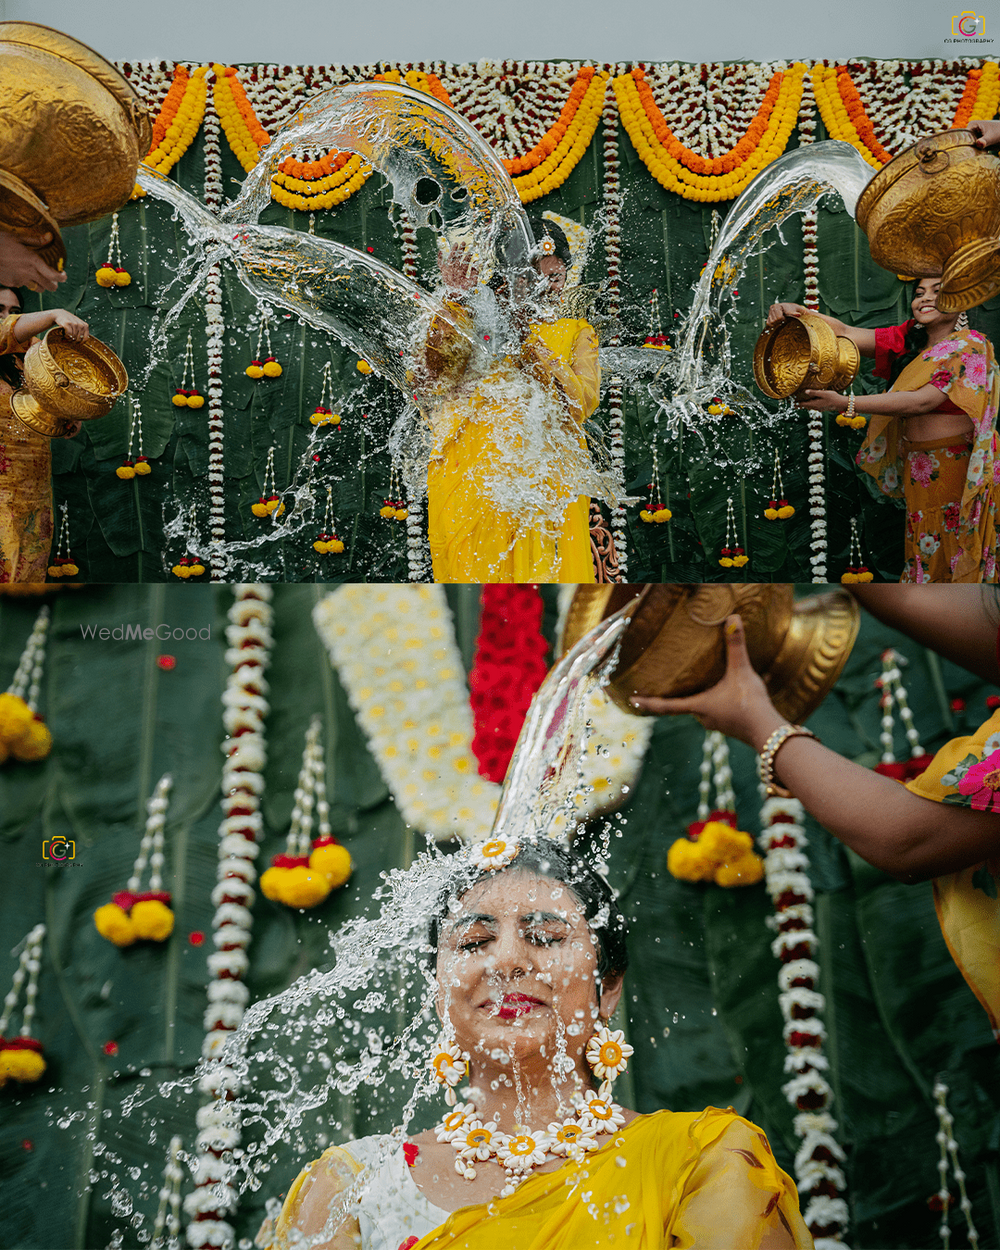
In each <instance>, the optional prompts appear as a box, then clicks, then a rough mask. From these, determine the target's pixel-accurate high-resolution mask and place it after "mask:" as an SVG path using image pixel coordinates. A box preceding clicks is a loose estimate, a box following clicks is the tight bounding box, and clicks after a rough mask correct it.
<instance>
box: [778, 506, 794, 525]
mask: <svg viewBox="0 0 1000 1250" xmlns="http://www.w3.org/2000/svg"><path fill="white" fill-rule="evenodd" d="M794 515H795V509H794V508H793V507H792V505H791V504H790V503H786V504H785V505H784V507H782V508H779V509H778V516H779V517H780V518H781V520H782V521H787V520H788V518H789V517H790V516H794Z"/></svg>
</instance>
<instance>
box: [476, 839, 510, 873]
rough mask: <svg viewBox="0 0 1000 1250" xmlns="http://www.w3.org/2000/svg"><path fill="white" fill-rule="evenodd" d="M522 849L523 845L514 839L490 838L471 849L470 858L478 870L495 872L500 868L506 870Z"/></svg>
mask: <svg viewBox="0 0 1000 1250" xmlns="http://www.w3.org/2000/svg"><path fill="white" fill-rule="evenodd" d="M520 849H521V844H520V843H519V842H518V841H516V840H515V839H514V838H490V839H489V841H487V842H478V843H476V845H475V846H473V847H471V848H470V852H469V856H470V859H471V861H472V863H473V864H474V865H475V866H476V867H477V868H480V869H483V870H485V871H487V872H494V871H495V870H496V869H498V868H506V867H507V865H508V864H509V863H511V862H512V861H513V860H514V858H515V857H516V855H517V853H518V851H519V850H520Z"/></svg>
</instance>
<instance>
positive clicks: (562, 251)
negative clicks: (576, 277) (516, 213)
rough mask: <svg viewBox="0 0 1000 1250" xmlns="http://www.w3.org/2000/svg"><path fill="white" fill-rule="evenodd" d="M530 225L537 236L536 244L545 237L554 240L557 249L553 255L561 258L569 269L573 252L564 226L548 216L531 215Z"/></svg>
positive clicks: (558, 258)
mask: <svg viewBox="0 0 1000 1250" xmlns="http://www.w3.org/2000/svg"><path fill="white" fill-rule="evenodd" d="M528 225H529V226H530V227H531V233H532V234H533V235H534V236H535V243H536V244H538V243H541V241H542V240H543V239H545V238H549V239H551V240H552V242H553V244H554V245H555V249H556V250H555V251H554V252H553V253H551V255H553V256H555V258H556V259H557V260H561V261H562V263H563V264H564V265H565V266H566V268H567V269H568V268H569V267H570V265H571V264H572V263H573V253H572V252H571V251H570V246H569V239H567V238H566V234H565V232H564V231H563V228H562V227H561V226H558V225H556V223H555V222H554V221H549V220H548V218H546V217H529V218H528Z"/></svg>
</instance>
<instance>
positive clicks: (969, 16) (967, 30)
mask: <svg viewBox="0 0 1000 1250" xmlns="http://www.w3.org/2000/svg"><path fill="white" fill-rule="evenodd" d="M951 33H952V35H953V36H955V38H953V39H946V40H945V41H944V42H945V43H992V42H993V40H992V39H984V38H983V36H984V35H985V34H986V18H985V17H984V16H983V14H982V13H977V12H976V11H975V10H974V9H964V10H963V11H962V12H961V13H953V14H952V16H951Z"/></svg>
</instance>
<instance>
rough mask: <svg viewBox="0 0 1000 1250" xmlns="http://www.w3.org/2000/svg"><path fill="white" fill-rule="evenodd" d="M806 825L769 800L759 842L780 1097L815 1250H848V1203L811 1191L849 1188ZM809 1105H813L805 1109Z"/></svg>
mask: <svg viewBox="0 0 1000 1250" xmlns="http://www.w3.org/2000/svg"><path fill="white" fill-rule="evenodd" d="M804 817H805V809H804V808H803V806H802V804H801V803H800V802H799V801H798V799H783V798H772V799H767V800H766V801H765V803H764V805H763V807H762V808H761V814H760V818H761V833H760V838H759V842H760V846H761V849H762V850H763V851H764V881H765V885H766V888H767V892H768V894H770V896H771V900H772V902H773V903H774V912H775V914H774V916H773V917H771V918H769V921H768V923H769V924H770V925H771V926H772V927H773V928H774V929H776V930H777V936H776V937H775V939H774V941H773V942H772V944H771V950H772V951H773V953H774V956H775V958H776V959H778V960H779V961H780V962H781V969H780V971H779V973H778V989H779V995H778V1002H779V1005H780V1007H781V1014H782V1015H783V1016H784V1019H785V1026H784V1030H783V1036H784V1041H785V1046H786V1048H787V1051H788V1053H787V1055H786V1056H785V1072H786V1073H788V1074H790V1077H791V1079H790V1080H789V1081H787V1082H786V1083H785V1084H784V1085H783V1086H782V1087H781V1092H782V1093H783V1094H784V1095H785V1097H786V1098H787V1099H788V1101H789V1102H790V1103H791V1104H792V1106H793V1107H796V1108H797V1111H798V1114H797V1115H796V1116H795V1120H794V1125H795V1133H796V1135H797V1136H798V1137H799V1138H800V1140H801V1142H802V1145H801V1146H800V1147H799V1150H798V1153H797V1154H796V1156H795V1179H796V1183H797V1185H798V1189H799V1193H800V1194H808V1195H810V1197H809V1201H808V1204H807V1206H806V1208H805V1211H804V1212H803V1218H804V1219H805V1222H806V1225H807V1227H808V1228H809V1231H810V1232H812V1233H813V1235H814V1236H816V1247H817V1250H833V1248H834V1247H835V1246H842V1245H843V1243H842V1241H841V1237H842V1235H843V1233H844V1232H845V1231H846V1229H847V1223H848V1209H847V1203H846V1202H845V1201H844V1200H843V1198H839V1197H836V1198H835V1197H832V1196H830V1195H829V1194H822V1193H818V1194H813V1193H812V1191H813V1190H814V1189H816V1188H817V1187H820V1186H829V1187H832V1188H833V1189H834V1190H836V1191H837V1193H842V1192H843V1191H844V1189H845V1188H846V1186H847V1181H846V1179H845V1177H844V1173H843V1170H842V1169H841V1168H840V1167H839V1166H838V1164H840V1163H842V1162H843V1159H844V1152H843V1149H842V1148H841V1146H840V1144H839V1143H838V1142H837V1140H836V1138H835V1137H834V1136H833V1134H834V1133H835V1132H836V1129H837V1122H836V1121H835V1120H834V1118H833V1116H832V1115H831V1114H830V1107H831V1104H832V1103H833V1090H832V1088H831V1087H830V1084H829V1082H828V1081H827V1080H826V1078H825V1077H824V1076H823V1073H824V1072H826V1071H827V1070H828V1068H829V1064H828V1062H827V1059H826V1056H825V1055H824V1054H823V1040H824V1038H825V1037H826V1029H825V1028H824V1027H823V1022H822V1019H821V1018H820V1016H821V1013H822V1011H823V1008H824V1006H825V1001H826V1000H825V999H824V997H823V995H822V994H821V993H819V991H818V990H817V989H816V988H815V987H816V983H817V981H818V980H819V965H818V964H817V963H816V959H815V957H816V950H817V946H818V944H819V943H818V939H817V937H816V934H815V932H814V931H813V909H812V899H813V888H812V883H811V882H810V880H809V875H808V869H809V857H808V856H807V855H806V853H805V847H806V845H807V842H806V835H805V830H804V828H803V826H802V821H803V818H804ZM804 1099H807V1100H808V1101H809V1103H811V1104H812V1105H811V1106H807V1107H803V1106H801V1103H800V1100H804ZM817 1233H818V1234H819V1235H818V1236H817Z"/></svg>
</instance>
